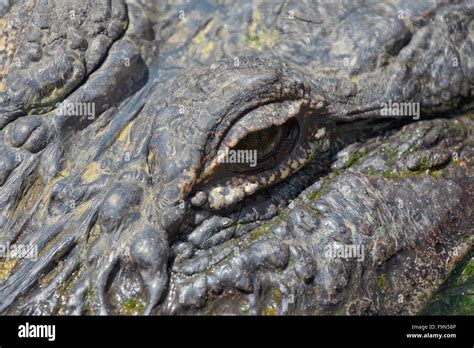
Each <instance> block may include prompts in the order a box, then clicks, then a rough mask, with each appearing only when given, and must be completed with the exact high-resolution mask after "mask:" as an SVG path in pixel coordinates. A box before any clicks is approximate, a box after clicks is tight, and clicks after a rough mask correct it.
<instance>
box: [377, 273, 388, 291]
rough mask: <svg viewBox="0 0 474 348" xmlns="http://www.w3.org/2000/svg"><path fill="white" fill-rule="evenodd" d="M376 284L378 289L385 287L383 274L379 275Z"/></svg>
mask: <svg viewBox="0 0 474 348" xmlns="http://www.w3.org/2000/svg"><path fill="white" fill-rule="evenodd" d="M377 284H378V285H379V287H381V288H383V287H385V284H386V281H385V276H384V275H383V274H381V275H379V276H378V278H377Z"/></svg>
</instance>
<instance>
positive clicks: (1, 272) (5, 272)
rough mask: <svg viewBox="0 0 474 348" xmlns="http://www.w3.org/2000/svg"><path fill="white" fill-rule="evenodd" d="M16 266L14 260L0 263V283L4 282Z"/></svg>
mask: <svg viewBox="0 0 474 348" xmlns="http://www.w3.org/2000/svg"><path fill="white" fill-rule="evenodd" d="M15 265H16V260H15V259H8V260H5V261H0V282H2V281H4V280H6V279H7V278H8V277H9V276H10V273H11V272H12V271H13V268H14V267H15Z"/></svg>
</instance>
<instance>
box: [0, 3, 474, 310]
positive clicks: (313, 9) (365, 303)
mask: <svg viewBox="0 0 474 348" xmlns="http://www.w3.org/2000/svg"><path fill="white" fill-rule="evenodd" d="M0 15H2V17H1V19H0V31H1V34H2V35H1V36H0V79H1V80H0V81H1V82H0V148H1V150H0V246H1V248H0V252H2V255H0V256H2V258H0V313H3V314H10V315H51V314H55V315H87V314H91V315H97V314H99V315H105V314H124V315H130V314H152V315H170V314H173V315H174V314H176V315H180V314H186V315H189V314H193V315H194V314H205V315H219V314H248V315H291V314H304V315H339V314H341V315H387V314H388V315H397V314H409V315H414V314H417V313H420V311H422V310H423V308H424V306H425V305H426V303H427V302H428V301H429V299H430V298H431V297H432V296H433V294H435V293H436V291H437V290H438V289H439V288H440V287H441V286H442V284H443V283H444V282H445V281H446V279H447V278H448V277H449V275H450V273H451V272H453V270H454V269H455V268H456V265H458V264H460V262H461V261H462V260H463V259H464V258H465V256H466V255H468V254H469V253H470V252H471V250H472V245H473V235H472V231H473V225H472V214H471V213H472V206H473V204H472V203H473V198H474V197H473V194H472V192H473V181H472V178H473V173H472V157H473V154H474V146H473V145H474V144H473V137H472V132H473V129H474V128H473V127H474V118H473V114H472V113H471V111H472V107H473V101H474V98H473V97H474V89H473V85H474V60H473V59H474V58H473V57H474V46H473V39H474V4H473V2H472V1H469V0H465V1H461V0H460V1H457V0H453V1H438V0H426V1H421V0H420V1H413V0H390V1H383V2H379V1H371V0H357V1H344V0H340V1H300V0H298V1H240V2H233V1H212V0H206V1H194V2H193V1H183V0H181V1H173V2H167V1H158V0H8V1H5V0H3V1H1V2H0ZM239 156H240V157H239Z"/></svg>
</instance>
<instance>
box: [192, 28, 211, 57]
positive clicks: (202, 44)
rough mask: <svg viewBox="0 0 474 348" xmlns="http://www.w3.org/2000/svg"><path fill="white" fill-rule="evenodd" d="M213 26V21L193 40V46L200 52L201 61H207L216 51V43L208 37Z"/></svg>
mask: <svg viewBox="0 0 474 348" xmlns="http://www.w3.org/2000/svg"><path fill="white" fill-rule="evenodd" d="M211 26H212V20H211V21H210V22H209V23H207V24H206V26H205V27H204V28H203V29H202V30H201V31H200V32H199V34H197V35H196V36H195V37H194V38H193V46H195V47H196V51H197V52H199V54H200V56H201V59H203V60H206V59H207V58H209V56H210V55H211V53H212V51H213V50H214V42H213V41H211V40H209V39H208V38H207V37H206V34H207V33H208V32H209V29H210V28H211Z"/></svg>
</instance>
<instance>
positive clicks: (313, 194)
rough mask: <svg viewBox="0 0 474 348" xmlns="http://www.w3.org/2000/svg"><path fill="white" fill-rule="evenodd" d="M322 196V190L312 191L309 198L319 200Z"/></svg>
mask: <svg viewBox="0 0 474 348" xmlns="http://www.w3.org/2000/svg"><path fill="white" fill-rule="evenodd" d="M320 197H321V190H319V191H314V192H311V193H310V194H309V195H308V199H309V200H310V201H311V202H314V201H317V200H318V199H319V198H320Z"/></svg>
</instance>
